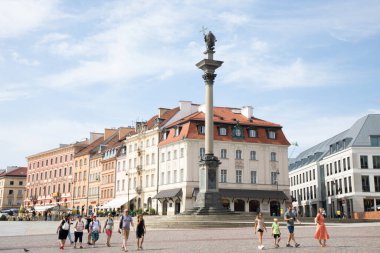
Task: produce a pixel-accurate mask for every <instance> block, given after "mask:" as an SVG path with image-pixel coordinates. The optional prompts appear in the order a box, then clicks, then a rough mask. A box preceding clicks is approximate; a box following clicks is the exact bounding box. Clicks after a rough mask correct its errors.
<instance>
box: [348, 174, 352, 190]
mask: <svg viewBox="0 0 380 253" xmlns="http://www.w3.org/2000/svg"><path fill="white" fill-rule="evenodd" d="M348 192H352V182H351V177H348Z"/></svg>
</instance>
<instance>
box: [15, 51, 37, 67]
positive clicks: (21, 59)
mask: <svg viewBox="0 0 380 253" xmlns="http://www.w3.org/2000/svg"><path fill="white" fill-rule="evenodd" d="M11 55H12V59H13V61H14V62H16V63H18V64H22V65H27V66H32V67H36V66H38V65H39V64H40V63H39V62H38V61H37V60H29V59H27V58H25V57H23V56H21V55H20V54H19V53H17V52H15V51H13V52H12V53H11Z"/></svg>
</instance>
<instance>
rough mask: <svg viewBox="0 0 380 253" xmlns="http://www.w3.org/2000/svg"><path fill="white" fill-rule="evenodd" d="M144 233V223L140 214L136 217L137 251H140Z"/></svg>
mask: <svg viewBox="0 0 380 253" xmlns="http://www.w3.org/2000/svg"><path fill="white" fill-rule="evenodd" d="M145 233H146V228H145V221H144V218H143V215H142V214H139V215H138V216H137V226H136V237H137V250H142V249H143V247H142V245H143V242H144V235H145Z"/></svg>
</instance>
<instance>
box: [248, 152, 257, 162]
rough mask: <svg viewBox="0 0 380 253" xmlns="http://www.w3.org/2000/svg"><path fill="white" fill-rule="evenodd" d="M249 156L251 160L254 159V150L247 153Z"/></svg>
mask: <svg viewBox="0 0 380 253" xmlns="http://www.w3.org/2000/svg"><path fill="white" fill-rule="evenodd" d="M249 158H250V159H251V160H256V151H253V150H252V151H251V152H250V153H249Z"/></svg>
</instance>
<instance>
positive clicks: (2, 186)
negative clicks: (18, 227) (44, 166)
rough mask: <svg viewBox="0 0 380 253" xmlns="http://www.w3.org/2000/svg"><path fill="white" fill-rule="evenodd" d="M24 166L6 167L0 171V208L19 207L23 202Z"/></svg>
mask: <svg viewBox="0 0 380 253" xmlns="http://www.w3.org/2000/svg"><path fill="white" fill-rule="evenodd" d="M26 173H27V168H26V167H8V168H7V169H6V170H4V171H2V172H0V210H6V209H19V208H20V207H21V205H22V204H23V199H24V193H25V185H26Z"/></svg>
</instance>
